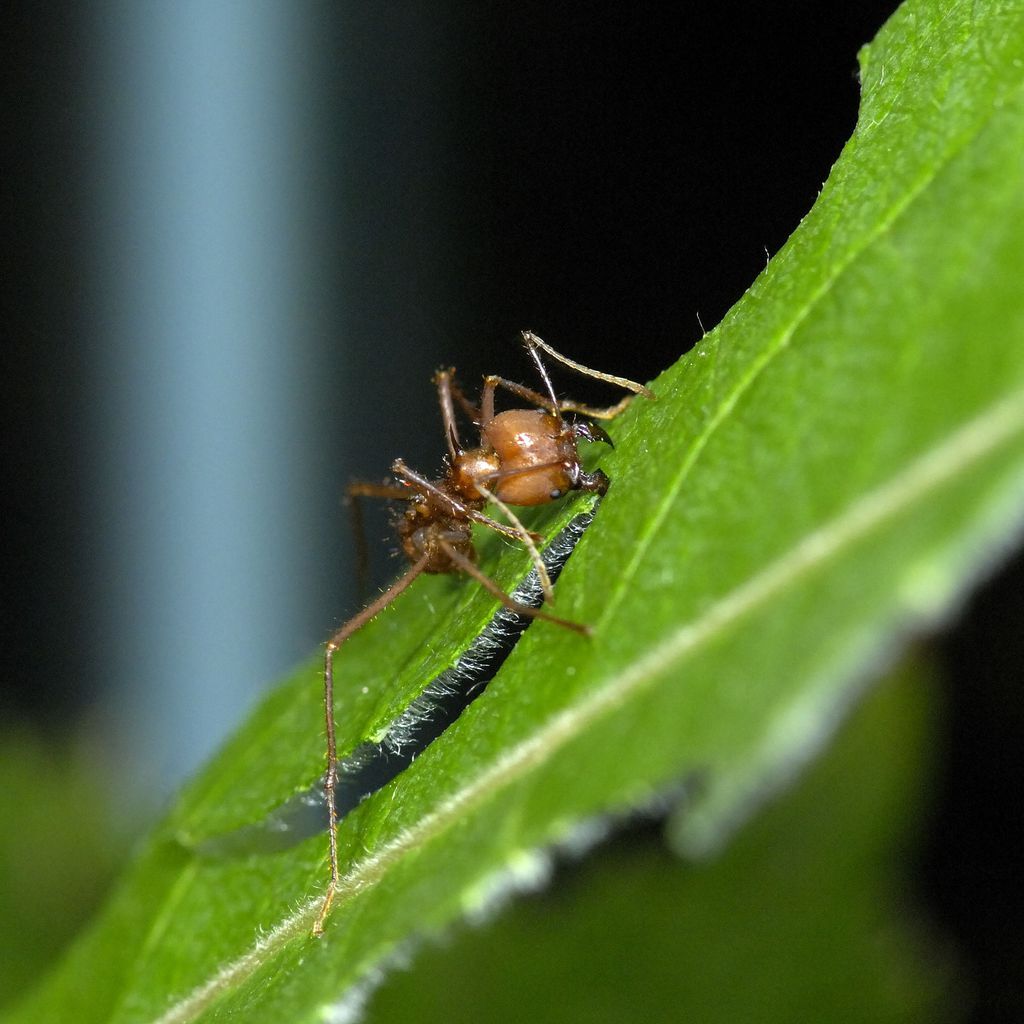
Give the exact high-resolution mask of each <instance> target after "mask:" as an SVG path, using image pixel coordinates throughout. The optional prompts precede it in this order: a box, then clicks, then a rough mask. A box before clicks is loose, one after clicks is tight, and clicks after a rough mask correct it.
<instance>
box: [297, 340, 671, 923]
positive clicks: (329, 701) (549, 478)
mask: <svg viewBox="0 0 1024 1024" xmlns="http://www.w3.org/2000/svg"><path fill="white" fill-rule="evenodd" d="M521 337H522V342H523V345H524V346H525V348H526V351H527V353H528V354H529V356H530V358H531V359H532V361H533V364H534V366H535V367H536V370H537V373H538V375H539V376H540V379H541V382H542V383H543V386H544V393H541V392H538V391H534V390H533V389H532V388H528V387H524V386H523V385H522V384H517V383H515V382H514V381H510V380H506V379H505V378H504V377H498V376H493V375H489V376H486V377H484V383H483V389H482V391H481V393H480V404H479V406H476V405H474V404H473V403H472V402H471V401H470V400H469V399H468V398H467V397H466V395H465V394H464V393H463V392H462V390H461V389H460V388H459V386H458V384H457V383H456V382H455V371H454V370H453V369H448V370H441V371H440V372H438V373H437V374H436V375H435V377H434V383H435V384H436V386H437V395H438V403H439V404H440V406H441V417H442V420H443V421H444V432H445V439H446V441H447V444H448V458H447V471H446V473H445V475H444V476H443V477H441V478H439V479H437V480H428V479H427V478H426V477H424V476H421V475H420V474H419V473H416V472H415V471H413V470H412V469H410V468H409V467H408V466H406V464H405V463H404V462H403V461H402V460H401V459H396V460H395V461H394V463H393V464H392V466H391V471H392V473H393V474H394V475H395V477H396V478H397V482H396V483H393V484H372V483H362V482H356V483H352V484H350V485H349V486H348V489H347V494H348V497H349V498H350V499H352V500H355V501H357V500H358V499H359V498H384V499H388V500H394V501H403V502H406V503H407V505H406V509H405V512H404V514H403V515H402V517H401V518H400V519H399V521H398V523H397V531H398V537H399V540H400V542H401V545H402V550H403V552H404V554H405V556H406V557H407V558H408V560H409V562H410V563H411V564H410V566H409V568H408V569H407V570H406V571H405V573H404V574H403V575H402V576H400V577H399V578H398V579H397V580H396V581H395V582H394V583H393V584H392V585H391V586H390V587H389V588H388V589H387V590H385V591H384V592H383V593H382V594H380V595H379V596H378V597H377V598H375V599H374V600H373V601H371V602H370V603H369V604H368V605H367V606H366V607H365V608H363V610H362V611H360V612H358V613H357V614H355V615H354V616H352V618H351V619H349V620H348V621H347V622H346V623H345V624H344V625H343V626H341V628H340V629H338V630H337V632H336V633H334V635H333V636H332V637H331V638H330V639H329V640H328V641H327V645H326V648H325V651H324V719H325V722H326V726H327V773H326V775H325V777H324V798H325V801H326V803H327V814H328V835H329V838H330V881H329V883H328V887H327V892H326V893H325V894H324V900H323V904H322V905H321V908H320V913H319V915H318V916H317V920H316V924H315V925H314V926H313V934H314V935H317V936H319V935H322V934H323V926H324V921H325V920H326V918H327V914H328V912H329V911H330V908H331V903H332V902H333V900H334V894H335V892H336V891H337V889H338V886H339V884H340V881H341V878H340V870H339V864H338V829H337V826H338V815H337V807H336V804H335V788H336V786H337V781H338V753H337V741H336V738H335V730H334V655H335V654H336V653H337V651H338V648H339V647H341V645H342V644H343V643H344V642H345V641H346V640H347V639H348V638H349V637H350V636H352V634H353V633H355V632H356V631H357V630H359V629H361V628H362V627H363V626H365V625H366V623H367V622H369V621H370V620H371V619H372V618H374V616H376V615H377V614H378V613H379V612H380V611H382V610H383V609H384V608H386V607H387V606H388V605H389V604H391V602H392V601H394V600H395V598H396V597H398V595H399V594H401V593H402V592H403V591H405V590H406V589H407V588H408V587H409V585H410V584H411V583H412V582H413V580H415V579H416V577H417V576H420V575H422V574H423V573H454V572H464V573H465V574H466V575H467V576H471V577H473V579H475V580H476V581H477V582H478V583H479V584H480V585H481V586H483V587H484V588H485V589H486V590H487V591H489V592H490V593H491V594H492V595H493V596H494V597H496V598H497V599H498V600H499V601H500V602H501V603H502V604H503V605H505V607H506V608H509V609H511V610H512V611H514V612H516V613H518V614H520V615H525V616H528V617H530V618H533V619H544V620H546V621H547V622H553V623H555V625H558V626H562V627H564V628H565V629H571V630H574V631H575V632H577V633H583V634H589V632H590V630H589V629H588V627H587V626H584V625H581V624H580V623H576V622H570V621H568V620H567V619H560V618H558V617H557V616H555V615H552V614H550V613H549V612H546V611H544V610H543V609H540V608H533V607H531V606H529V605H525V604H522V603H520V602H519V601H516V600H515V599H514V598H512V597H510V596H509V595H508V594H506V593H505V592H504V591H503V590H502V589H501V588H500V587H499V586H498V585H497V584H496V583H495V582H494V581H493V580H492V579H491V578H490V577H489V576H487V575H486V574H485V573H484V572H482V571H481V570H480V569H479V568H478V567H477V565H476V549H475V547H474V545H473V532H472V528H473V523H479V524H480V525H481V526H485V527H487V528H488V529H490V530H494V531H495V532H496V533H500V534H502V535H503V536H505V537H510V538H511V539H513V540H517V541H519V542H520V543H521V544H523V546H524V547H525V548H526V549H527V551H528V552H529V553H530V558H531V560H532V562H533V565H534V567H535V569H536V571H537V575H538V578H539V580H540V585H541V589H542V592H543V594H544V598H545V600H546V601H548V602H550V601H551V581H550V578H549V577H548V573H547V570H546V568H545V566H544V563H543V561H542V560H541V558H540V555H539V553H538V551H537V547H536V543H535V542H536V541H538V540H540V539H541V538H540V537H539V536H538V535H537V534H534V533H531V532H530V531H528V530H527V529H526V528H525V527H524V526H523V524H522V523H521V522H520V521H519V519H518V518H517V517H516V516H515V514H514V513H513V512H512V510H511V509H510V508H509V506H510V505H522V506H529V505H544V504H547V503H549V502H552V501H557V500H558V499H559V498H561V497H562V496H563V495H565V494H567V493H568V492H569V491H590V492H592V493H594V494H598V495H603V494H604V493H605V491H607V489H608V483H609V481H608V477H607V476H606V475H605V474H604V473H602V472H601V470H596V471H594V472H593V473H588V472H586V471H584V469H583V465H582V462H581V460H580V455H579V450H578V448H577V444H578V442H579V441H580V439H583V440H586V441H604V442H606V443H608V444H610V443H611V440H610V438H609V437H608V435H607V434H606V433H605V431H604V430H603V429H602V428H601V427H600V426H598V425H597V424H595V423H591V422H589V420H588V419H584V420H571V421H568V420H566V419H565V418H564V416H563V414H564V413H567V412H571V413H577V414H579V415H582V416H586V417H589V419H611V418H612V417H613V416H615V415H617V414H618V413H619V412H621V411H622V410H623V409H624V408H625V407H626V405H627V404H628V403H629V402H630V401H631V400H632V398H633V395H636V394H639V395H643V396H645V397H646V398H654V395H653V393H652V392H651V391H650V390H649V389H648V388H646V387H644V386H643V385H642V384H637V383H636V382H635V381H631V380H627V379H626V378H624V377H615V376H612V375H611V374H607V373H601V372H600V371H598V370H592V369H590V368H589V367H586V366H583V365H582V364H580V363H577V362H575V361H574V360H572V359H569V358H568V357H567V356H563V355H561V354H560V353H559V352H556V351H555V350H554V349H553V348H552V347H551V346H550V345H548V344H547V343H546V342H545V341H543V340H542V339H540V338H538V337H537V335H536V334H534V333H533V332H532V331H523V332H522V333H521ZM541 351H542V352H544V353H546V354H547V355H548V356H550V357H551V358H552V359H555V360H557V361H558V362H560V363H562V364H563V365H565V366H568V367H569V368H570V369H572V370H575V371H576V372H577V373H579V374H581V375H583V376H585V377H592V378H594V379H596V380H600V381H604V382H605V383H608V384H614V385H616V386H617V387H621V388H623V389H625V390H626V391H629V392H631V393H630V394H629V395H627V396H626V397H625V398H624V399H623V400H622V401H620V402H619V403H617V404H616V405H612V406H607V407H604V408H593V407H591V406H588V405H584V404H581V403H579V402H572V401H560V400H559V399H558V398H557V397H556V395H555V389H554V386H553V384H552V383H551V378H550V377H549V376H548V372H547V369H546V368H545V366H544V363H543V362H542V361H541V358H540V355H539V352H541ZM498 388H502V389H504V390H505V391H508V392H510V393H511V394H513V395H516V396H517V397H518V398H521V399H523V400H524V401H527V402H529V403H531V404H532V405H533V406H534V408H532V409H510V410H508V411H506V412H500V413H495V411H494V399H495V392H496V391H497V389H498ZM456 404H458V405H459V407H460V408H461V409H462V411H463V412H464V413H465V414H466V416H468V417H469V419H470V420H472V421H473V423H474V424H475V425H477V426H478V427H479V430H480V443H479V445H478V446H477V447H475V448H468V449H467V448H463V446H462V442H461V440H460V438H459V431H458V425H457V423H456V417H455V405H456ZM488 502H491V503H493V504H494V505H495V506H496V507H497V508H498V509H499V510H500V511H501V512H502V514H503V515H504V516H505V518H506V519H507V520H508V522H509V524H510V525H506V524H505V523H500V522H498V521H497V520H495V519H492V518H491V517H490V516H488V515H485V514H484V511H483V509H484V508H485V507H486V505H487V503H488ZM355 507H356V508H357V507H358V506H355Z"/></svg>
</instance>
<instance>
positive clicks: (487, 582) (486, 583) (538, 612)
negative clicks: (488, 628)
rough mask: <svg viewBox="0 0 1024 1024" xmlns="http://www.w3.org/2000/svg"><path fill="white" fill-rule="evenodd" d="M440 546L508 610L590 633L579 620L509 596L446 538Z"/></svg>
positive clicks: (577, 631)
mask: <svg viewBox="0 0 1024 1024" xmlns="http://www.w3.org/2000/svg"><path fill="white" fill-rule="evenodd" d="M441 547H442V548H444V552H445V554H446V555H447V556H448V557H449V558H450V559H451V560H452V562H453V563H454V564H455V565H457V566H458V567H459V568H460V569H461V570H462V571H463V572H464V573H465V574H466V575H467V576H472V577H473V579H475V580H476V581H477V583H479V584H480V586H482V587H483V588H484V589H485V590H486V591H487V592H488V593H490V594H492V595H493V596H494V597H496V598H497V599H498V600H499V601H500V602H501V603H502V604H503V605H504V606H505V607H506V608H508V609H509V610H510V611H513V612H515V613H516V614H517V615H527V616H529V617H530V618H531V619H544V620H545V621H546V622H553V623H554V624H555V625H556V626H563V627H564V628H565V629H571V630H572V631H573V632H574V633H580V634H582V635H583V636H590V635H591V633H592V630H591V628H590V627H589V626H584V625H583V624H582V623H579V622H570V621H569V620H568V619H560V618H558V616H557V615H551V614H550V613H548V612H546V611H544V610H543V609H542V608H531V607H530V605H528V604H522V603H521V602H520V601H517V600H516V599H515V598H514V597H509V595H508V594H506V593H505V591H504V590H502V589H501V587H499V586H498V584H497V583H495V582H494V580H492V579H491V577H490V576H488V575H487V574H486V573H484V572H482V571H481V570H480V569H478V568H477V567H476V565H475V564H474V563H473V562H471V561H470V560H469V559H468V558H467V557H466V556H465V555H464V554H462V552H461V551H458V550H456V549H455V548H454V547H452V545H451V544H449V543H448V542H447V541H446V540H442V541H441Z"/></svg>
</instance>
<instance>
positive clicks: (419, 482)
mask: <svg viewBox="0 0 1024 1024" xmlns="http://www.w3.org/2000/svg"><path fill="white" fill-rule="evenodd" d="M391 472H392V473H394V474H395V476H398V477H401V478H402V479H403V480H408V481H409V482H410V483H412V484H415V485H416V487H417V488H418V490H419V491H420V495H421V496H422V495H423V494H427V495H429V496H430V497H431V498H434V499H435V500H437V501H440V502H441V503H442V504H444V505H445V506H447V508H449V509H450V510H451V511H452V512H453V513H454V514H455V515H457V516H461V517H462V518H463V519H471V520H472V521H473V522H474V523H479V524H480V525H481V526H486V527H487V528H488V529H489V530H494V532H495V533H500V534H501V535H502V536H503V537H509V538H511V539H512V540H522V537H520V535H519V534H518V533H517V532H516V531H515V530H513V529H512V528H511V527H510V526H506V525H505V524H504V523H499V522H498V521H497V519H492V518H491V517H490V516H485V515H484V514H483V512H477V510H476V509H474V508H470V507H469V506H468V505H465V504H463V503H462V502H461V501H459V500H457V499H456V498H453V497H452V496H451V495H450V494H445V492H444V491H442V490H441V488H440V487H438V486H437V485H436V484H434V483H432V482H431V481H430V480H428V479H427V478H426V477H425V476H420V474H419V473H417V472H415V470H412V469H410V468H409V467H408V466H407V465H406V464H405V463H404V462H403V461H402V460H401V459H395V461H394V462H393V463H392V464H391ZM527 532H529V531H527ZM530 537H531V538H532V539H534V540H541V536H540V534H537V533H531V534H530Z"/></svg>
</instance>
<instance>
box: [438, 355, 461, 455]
mask: <svg viewBox="0 0 1024 1024" xmlns="http://www.w3.org/2000/svg"><path fill="white" fill-rule="evenodd" d="M454 375H455V367H450V368H449V369H447V370H438V371H437V373H435V374H434V383H435V384H436V385H437V402H438V404H439V405H440V406H441V422H442V423H443V424H444V439H445V441H447V442H448V455H449V457H450V458H451V460H452V462H454V461H455V459H456V458H457V456H458V454H459V452H461V451H462V442H461V441H460V440H459V428H458V425H457V424H456V422H455V407H454V405H452V388H453V387H454V386H455V381H454Z"/></svg>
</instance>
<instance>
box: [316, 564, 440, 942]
mask: <svg viewBox="0 0 1024 1024" xmlns="http://www.w3.org/2000/svg"><path fill="white" fill-rule="evenodd" d="M426 564H427V556H426V555H424V556H423V557H422V558H421V559H419V561H417V562H416V563H415V564H414V565H412V566H410V568H409V569H408V570H407V571H406V573H405V575H403V576H400V577H399V578H398V579H397V580H395V582H394V583H392V584H391V586H390V587H388V589H387V590H385V591H384V593H383V594H380V595H379V596H378V597H377V598H376V600H374V601H372V602H371V603H370V604H368V605H367V606H366V607H365V608H364V609H363V610H362V611H361V612H357V613H356V614H355V615H353V616H352V618H351V619H349V620H348V622H346V623H345V624H344V625H343V626H342V627H341V628H340V629H339V630H338V631H337V632H336V633H335V634H334V635H333V636H332V637H331V638H330V640H328V641H327V645H326V647H325V648H324V721H325V723H326V726H327V774H326V775H325V776H324V801H325V802H326V804H327V823H328V832H329V835H330V863H331V879H330V881H329V882H328V884H327V892H326V893H325V894H324V901H323V903H322V904H321V906H320V913H319V914H318V915H317V919H316V923H315V924H314V925H313V934H314V935H315V936H317V937H319V936H321V935H323V933H324V921H325V920H326V918H327V914H328V912H329V911H330V909H331V904H332V903H333V902H334V894H335V893H336V892H337V891H338V886H339V885H340V884H341V874H340V872H339V870H338V809H337V806H336V805H335V802H334V790H335V787H336V786H337V784H338V745H337V739H336V737H335V732H334V655H335V653H336V652H337V650H338V648H339V647H341V645H342V644H343V643H344V642H345V641H346V640H347V639H348V638H349V637H350V636H351V635H352V634H353V633H355V632H356V631H357V630H359V629H362V627H363V626H365V625H366V623H368V622H369V621H370V619H372V618H373V617H374V616H375V615H377V614H378V612H381V611H383V610H384V609H385V608H386V607H387V606H388V605H389V604H391V602H392V601H394V599H395V598H396V597H398V595H399V594H401V593H402V591H403V590H405V589H406V588H407V587H408V586H409V584H410V583H412V581H413V580H414V579H416V577H417V576H419V575H420V573H422V572H423V569H424V567H425V566H426Z"/></svg>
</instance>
